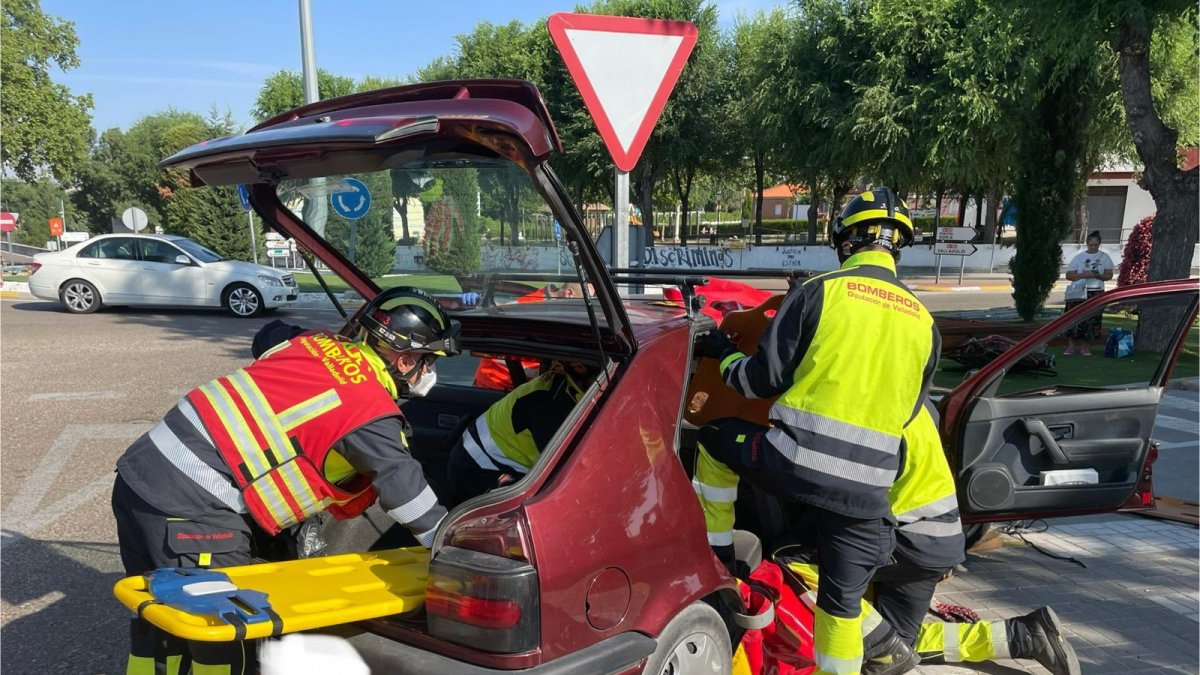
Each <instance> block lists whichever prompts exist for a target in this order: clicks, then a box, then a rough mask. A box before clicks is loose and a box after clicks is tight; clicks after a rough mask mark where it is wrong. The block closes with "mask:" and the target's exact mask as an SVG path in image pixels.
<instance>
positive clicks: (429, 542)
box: [414, 488, 446, 548]
mask: <svg viewBox="0 0 1200 675" xmlns="http://www.w3.org/2000/svg"><path fill="white" fill-rule="evenodd" d="M425 489H426V490H428V489H429V488H425ZM445 519H446V516H442V517H441V518H438V521H437V524H436V525H434V526H433V527H431V528H429V529H428V530H425V531H424V532H422V533H420V534H417V535H414V536H415V537H416V538H417V541H419V542H421V545H422V546H424V547H425V548H433V538H434V537H435V536H437V529H438V528H439V527H441V526H442V521H443V520H445Z"/></svg>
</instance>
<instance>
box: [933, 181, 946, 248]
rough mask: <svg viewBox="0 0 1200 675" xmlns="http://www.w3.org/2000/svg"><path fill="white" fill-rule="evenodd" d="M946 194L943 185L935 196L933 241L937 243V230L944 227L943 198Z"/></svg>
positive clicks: (938, 187) (938, 188)
mask: <svg viewBox="0 0 1200 675" xmlns="http://www.w3.org/2000/svg"><path fill="white" fill-rule="evenodd" d="M945 194H946V188H944V187H942V186H941V185H939V186H937V190H936V191H935V192H934V194H933V240H934V241H937V228H939V227H941V226H942V197H943V196H944V195H945Z"/></svg>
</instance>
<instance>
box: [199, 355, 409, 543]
mask: <svg viewBox="0 0 1200 675" xmlns="http://www.w3.org/2000/svg"><path fill="white" fill-rule="evenodd" d="M187 398H188V400H189V401H191V403H192V405H193V406H195V408H196V411H197V412H198V413H199V415H200V419H201V421H202V422H203V424H204V427H205V428H206V429H207V430H208V432H209V434H210V435H211V437H212V440H213V443H214V444H215V445H216V446H217V449H218V450H219V451H220V453H221V456H222V458H224V460H225V462H226V464H228V465H229V468H230V470H231V471H232V472H233V475H234V479H235V480H236V481H237V485H238V488H239V489H240V490H241V492H242V498H243V499H244V500H245V502H246V508H247V509H248V510H249V511H250V514H251V515H252V516H254V519H255V520H256V521H258V523H259V524H260V525H262V527H263V528H264V529H265V530H267V532H269V533H271V534H276V533H278V532H279V531H280V530H282V529H284V528H286V527H289V526H291V525H294V524H296V523H299V522H302V521H304V520H305V519H307V518H309V517H310V516H313V515H314V514H317V513H320V512H321V511H325V510H329V512H330V513H332V514H333V515H334V516H335V517H336V518H338V519H345V518H352V517H354V516H357V515H358V514H360V513H362V512H363V510H365V509H366V508H367V507H368V506H370V505H371V504H372V503H373V502H374V501H375V496H376V495H375V489H374V487H372V485H371V481H370V479H369V478H368V477H366V476H362V475H354V476H351V477H350V478H348V479H346V480H344V481H340V482H339V484H337V485H335V484H333V483H331V482H330V481H329V480H327V479H326V477H325V474H324V470H325V460H326V457H328V456H329V454H330V449H331V448H332V447H333V445H334V444H335V443H337V442H338V441H339V440H341V439H342V437H344V436H345V435H346V434H348V433H350V432H352V431H354V430H356V429H358V428H360V427H362V426H364V425H366V424H369V423H371V422H374V421H376V420H379V419H382V418H384V417H390V416H400V409H399V408H397V407H396V403H395V401H393V400H392V397H391V395H390V394H389V393H388V391H387V389H386V388H385V387H384V385H383V384H382V383H381V382H380V381H379V379H378V377H377V376H376V374H375V370H374V369H373V368H372V367H371V365H370V363H368V361H367V357H366V356H365V355H364V354H363V352H362V348H361V347H360V346H359V345H358V344H357V343H354V342H351V341H349V340H347V339H345V338H343V337H340V336H336V335H329V334H326V333H320V332H313V333H308V334H305V335H300V336H298V337H295V338H292V339H291V340H289V341H287V342H286V343H281V344H280V345H278V346H276V347H275V348H274V349H272V350H270V351H268V352H267V353H266V354H264V355H263V356H262V358H260V359H259V360H258V361H255V362H254V363H252V364H251V365H249V366H247V367H246V368H243V369H241V370H238V371H237V372H235V373H233V374H232V375H229V376H226V377H219V378H217V379H215V380H213V381H212V382H209V383H208V384H206V385H203V386H201V387H197V388H196V389H193V390H192V391H191V392H189V393H188V395H187ZM397 440H400V441H401V442H402V440H401V439H397Z"/></svg>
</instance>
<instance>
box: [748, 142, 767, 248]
mask: <svg viewBox="0 0 1200 675" xmlns="http://www.w3.org/2000/svg"><path fill="white" fill-rule="evenodd" d="M766 173H767V169H766V157H765V156H764V153H763V152H762V151H761V150H755V151H754V188H755V190H756V192H755V193H754V224H753V225H752V227H751V229H756V230H761V229H762V207H763V190H765V189H766V186H765V185H763V182H764V181H765V180H766Z"/></svg>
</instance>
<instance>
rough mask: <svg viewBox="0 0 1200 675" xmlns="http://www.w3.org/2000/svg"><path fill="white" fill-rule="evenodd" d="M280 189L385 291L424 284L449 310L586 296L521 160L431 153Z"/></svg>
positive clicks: (288, 204)
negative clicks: (378, 168) (433, 155)
mask: <svg viewBox="0 0 1200 675" xmlns="http://www.w3.org/2000/svg"><path fill="white" fill-rule="evenodd" d="M277 191H278V194H279V199H280V201H281V202H282V203H283V204H284V205H285V206H286V207H287V208H288V209H290V210H291V211H292V213H294V214H295V215H296V216H298V217H299V218H300V219H301V220H303V221H304V222H305V223H307V224H308V225H309V226H310V227H311V228H312V229H313V230H314V231H316V232H317V234H319V235H320V236H321V237H323V238H324V239H325V240H326V241H327V242H329V243H330V245H332V247H333V248H335V249H337V250H338V251H339V252H340V253H342V254H343V255H344V256H345V257H346V258H347V259H349V260H350V261H351V262H353V263H354V264H355V266H356V267H358V268H359V269H360V270H361V271H363V272H364V273H365V274H366V275H367V276H368V277H370V278H371V280H372V281H374V282H375V284H376V285H377V286H379V287H380V288H388V287H392V286H415V287H418V288H422V289H424V290H427V291H429V292H430V293H433V294H434V295H435V296H437V297H438V299H439V300H440V301H441V303H442V305H443V306H444V307H446V308H447V309H449V310H468V309H473V308H476V307H495V306H502V305H513V304H514V303H517V302H520V303H527V302H538V301H573V302H575V303H580V302H581V296H582V289H581V287H580V284H579V278H578V275H577V274H576V272H575V268H574V265H573V263H572V258H571V256H570V255H569V253H568V249H567V247H566V242H565V241H564V240H563V236H564V233H563V231H562V229H561V228H560V227H559V225H558V224H557V223H556V221H555V218H554V215H553V213H552V212H551V210H550V207H549V206H548V205H547V204H546V202H545V201H544V200H543V198H542V195H541V193H540V192H538V190H537V189H535V187H534V185H533V182H532V181H531V179H530V176H529V174H527V173H526V172H525V171H524V170H523V169H522V168H521V167H520V166H518V165H516V164H515V163H513V162H510V161H507V160H500V159H488V158H479V157H464V156H462V155H455V156H453V157H447V158H428V157H426V158H422V159H418V160H413V161H409V162H407V163H403V164H399V163H397V166H396V168H391V169H386V170H383V171H374V172H362V173H357V174H352V175H338V176H328V177H325V178H317V179H292V180H285V181H283V182H281V183H280V184H279V185H278V186H277ZM578 306H579V307H582V305H581V304H580V305H578Z"/></svg>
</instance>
